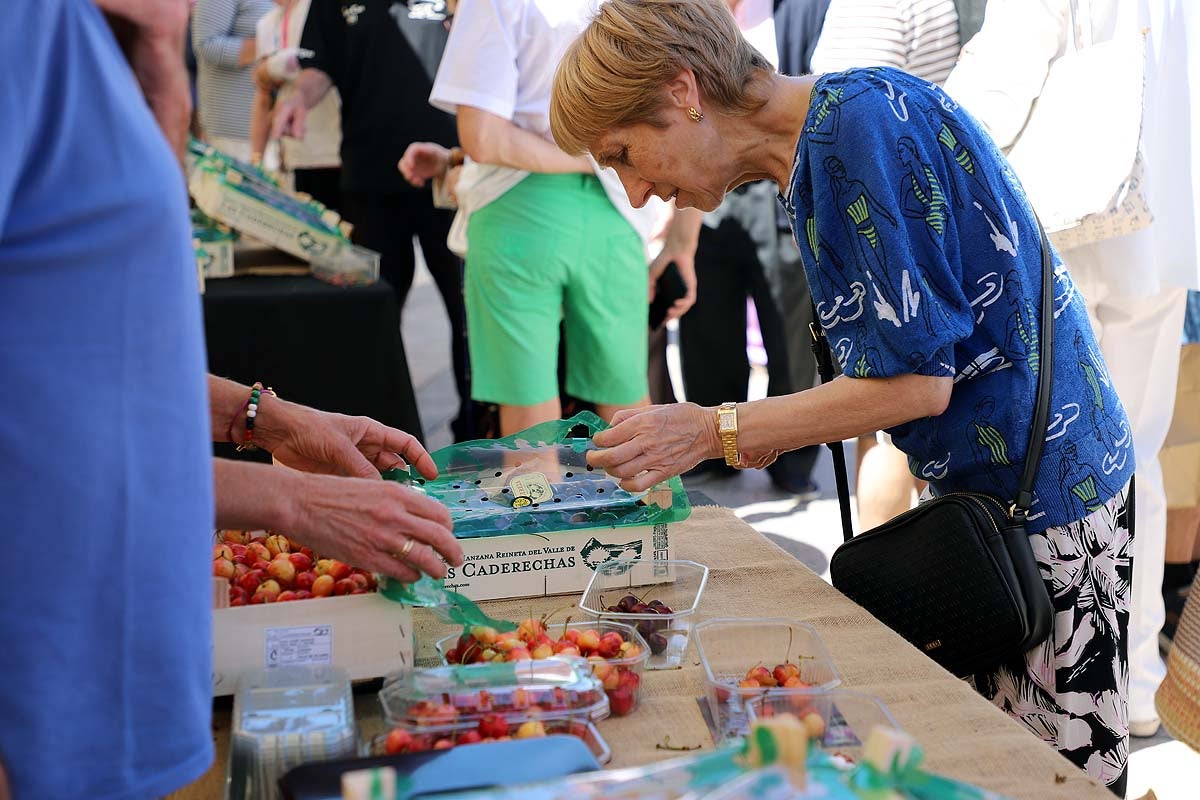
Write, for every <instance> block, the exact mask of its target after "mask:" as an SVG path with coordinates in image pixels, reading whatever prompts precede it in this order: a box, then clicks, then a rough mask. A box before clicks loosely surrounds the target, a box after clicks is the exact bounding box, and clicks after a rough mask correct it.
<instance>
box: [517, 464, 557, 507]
mask: <svg viewBox="0 0 1200 800" xmlns="http://www.w3.org/2000/svg"><path fill="white" fill-rule="evenodd" d="M508 489H509V491H511V492H512V493H513V498H514V500H515V499H516V498H527V500H528V502H526V503H525V505H530V504H532V503H548V502H550V501H551V500H553V499H554V490H552V489H551V488H550V481H548V480H546V476H545V475H543V474H542V473H540V472H531V473H529V474H527V475H517V476H516V477H514V478H513V479H512V480H511V481H509V482H508ZM516 505H517V504H516V503H515V502H514V503H513V506H514V507H516Z"/></svg>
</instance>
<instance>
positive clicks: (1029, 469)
mask: <svg viewBox="0 0 1200 800" xmlns="http://www.w3.org/2000/svg"><path fill="white" fill-rule="evenodd" d="M1034 221H1035V222H1036V223H1037V227H1038V236H1039V237H1040V244H1041V249H1042V303H1041V328H1040V330H1039V331H1038V380H1037V405H1036V406H1035V408H1034V413H1033V424H1032V426H1031V427H1030V431H1029V444H1028V446H1027V447H1026V449H1025V466H1024V469H1023V471H1022V472H1021V481H1020V483H1019V484H1018V486H1017V496H1016V499H1015V500H1014V502H1013V507H1012V512H1011V513H1012V517H1013V521H1014V522H1021V523H1023V522H1024V521H1025V518H1026V517H1027V516H1028V514H1029V507H1030V505H1032V503H1033V484H1034V481H1035V479H1036V478H1037V471H1038V465H1039V464H1040V463H1041V460H1042V445H1043V444H1044V442H1045V439H1046V421H1047V420H1048V419H1049V417H1050V390H1051V384H1052V373H1053V371H1054V262H1053V260H1052V259H1051V257H1050V243H1049V241H1048V240H1047V239H1046V232H1045V231H1044V230H1042V221H1041V220H1040V219H1037V217H1036V215H1035V216H1034ZM812 313H813V321H812V323H811V324H810V325H809V326H808V330H809V333H810V334H811V336H812V350H813V355H815V356H816V358H817V371H818V372H819V373H820V375H821V383H828V382H829V381H831V380H833V377H834V376H833V352H832V351H831V350H830V349H829V340H828V339H827V338H826V336H825V331H824V330H823V329H822V328H821V317H820V316H819V315H818V314H817V306H816V303H815V301H814V303H813V310H812ZM826 447H828V448H829V449H830V451H831V452H832V453H833V471H834V475H835V477H836V480H837V493H838V505H839V507H840V509H841V517H842V538H843V539H844V540H845V541H847V542H848V541H850V540H851V539H852V538H854V528H853V526H852V525H851V521H850V488H849V479H848V477H847V475H846V451H845V448H844V447H843V446H842V443H841V442H840V441H839V442H829V443H827V444H826Z"/></svg>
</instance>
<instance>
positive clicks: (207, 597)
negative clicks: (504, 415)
mask: <svg viewBox="0 0 1200 800" xmlns="http://www.w3.org/2000/svg"><path fill="white" fill-rule="evenodd" d="M6 11H8V12H9V13H10V14H11V16H12V18H13V19H14V20H19V23H17V24H10V25H5V26H0V151H2V152H3V153H4V154H5V155H4V158H3V159H0V387H3V389H2V390H0V528H2V529H3V531H4V535H5V539H4V545H5V557H6V564H7V566H8V569H7V571H6V573H5V576H4V579H3V580H0V639H2V640H3V642H4V645H3V647H0V676H3V681H2V683H0V708H2V709H3V711H2V712H0V719H2V720H3V722H2V723H0V797H3V796H5V795H6V794H7V791H6V790H7V789H11V792H12V796H14V797H16V798H31V800H32V799H36V800H58V798H63V800H67V799H68V798H70V799H71V800H74V798H84V797H86V798H93V799H100V798H103V799H105V800H118V799H120V800H124V799H125V798H129V800H135V799H138V800H140V799H141V798H147V797H160V796H163V795H166V794H168V793H170V792H171V791H173V790H175V789H178V788H180V787H181V786H183V785H185V784H187V783H188V782H190V781H192V780H194V779H195V778H197V777H198V776H199V775H201V774H202V773H203V772H204V771H205V770H206V769H207V768H208V766H209V764H210V763H211V762H212V760H213V744H212V731H211V727H210V717H211V703H212V675H211V665H210V661H211V656H210V653H211V647H212V634H211V608H210V607H211V603H212V574H211V571H210V570H211V567H210V566H209V563H210V559H211V547H212V535H213V529H214V527H215V526H222V527H226V526H227V527H238V528H249V529H256V528H261V527H272V528H278V529H279V530H280V531H281V532H283V533H287V534H289V535H292V536H295V537H296V539H297V540H298V541H300V542H303V543H304V544H307V545H309V546H311V547H314V548H315V549H319V550H323V551H327V552H329V554H330V555H331V556H333V557H337V558H341V559H343V560H346V561H349V562H351V563H355V564H356V565H358V566H362V567H364V568H366V569H372V570H377V571H380V572H384V573H387V574H389V575H392V576H394V577H396V578H398V579H401V580H413V579H415V578H416V577H417V576H418V575H419V573H420V571H427V572H431V573H432V574H434V575H444V574H445V565H444V564H443V563H440V562H442V560H443V558H444V559H446V560H448V561H450V562H458V561H460V560H461V548H459V547H458V546H457V544H456V543H454V541H453V537H452V534H451V532H450V519H449V513H448V512H447V511H446V509H445V508H444V507H441V506H440V505H438V504H437V503H435V502H433V501H431V500H429V499H428V498H425V497H423V496H421V495H419V494H417V493H416V492H412V491H410V490H408V489H406V488H405V487H402V486H400V485H398V484H395V483H392V482H388V481H382V480H380V479H379V475H378V469H384V468H388V467H391V466H396V465H398V464H401V463H404V462H407V463H411V464H412V465H413V466H415V467H416V468H417V469H419V470H420V471H422V472H424V473H425V474H426V475H427V476H432V474H435V473H436V470H435V469H434V467H433V462H432V460H431V459H430V458H429V456H428V454H427V453H425V451H424V450H423V449H422V448H421V447H420V445H419V444H417V443H416V441H415V440H414V439H413V438H412V437H411V436H409V435H408V434H404V433H402V432H400V431H395V430H392V429H388V428H385V427H384V426H382V425H380V424H379V423H377V422H374V421H371V420H366V419H363V418H360V417H345V416H341V415H336V414H325V413H322V412H318V411H315V410H313V409H306V408H304V407H302V406H298V405H296V404H293V403H289V402H287V401H285V400H282V399H280V398H277V397H272V396H269V395H264V396H262V397H261V398H260V403H259V404H258V408H257V409H255V414H256V417H255V419H256V425H255V436H254V442H255V443H257V444H260V445H262V446H263V447H265V448H266V449H268V450H270V451H271V452H272V453H273V454H274V455H275V456H276V458H278V459H279V460H280V461H282V462H283V463H285V464H287V465H289V466H292V467H294V468H295V469H280V468H277V467H272V466H270V465H266V464H249V463H235V462H230V461H224V460H220V459H217V460H214V459H213V458H212V451H211V445H210V444H209V442H210V440H214V439H218V440H232V441H235V442H245V441H246V440H247V438H248V437H247V431H246V419H247V410H248V406H247V398H248V397H249V396H250V392H249V388H248V387H244V386H238V385H237V384H234V383H232V382H230V381H224V380H221V379H219V378H213V377H207V378H206V375H205V357H204V339H203V328H202V323H201V306H200V297H199V292H198V288H199V287H198V282H197V273H196V264H195V256H194V253H193V251H192V246H191V232H190V224H189V219H188V211H187V194H186V191H185V188H184V182H183V173H182V170H181V165H180V161H179V154H180V152H181V150H182V146H183V143H184V140H185V139H186V134H187V124H188V119H189V113H188V111H189V105H190V103H189V98H188V90H187V81H186V74H185V72H184V67H183V58H182V45H183V32H184V27H185V25H186V21H187V3H186V2H184V1H183V0H97V2H95V3H94V2H92V0H18V2H17V3H16V4H14V5H10V7H8V8H6ZM102 12H103V13H102ZM106 14H107V18H106V16H105V15H106ZM118 42H120V44H118ZM173 150H174V152H173ZM298 470H306V472H300V471H298ZM373 470H374V473H373V477H374V480H365V479H364V477H365V476H366V475H368V474H372V471H373ZM321 472H326V473H334V474H330V475H321V474H313V473H321ZM353 476H360V477H353ZM418 544H419V545H420V546H417V545H418ZM435 550H436V552H435ZM5 783H7V784H8V786H7V787H6V786H5Z"/></svg>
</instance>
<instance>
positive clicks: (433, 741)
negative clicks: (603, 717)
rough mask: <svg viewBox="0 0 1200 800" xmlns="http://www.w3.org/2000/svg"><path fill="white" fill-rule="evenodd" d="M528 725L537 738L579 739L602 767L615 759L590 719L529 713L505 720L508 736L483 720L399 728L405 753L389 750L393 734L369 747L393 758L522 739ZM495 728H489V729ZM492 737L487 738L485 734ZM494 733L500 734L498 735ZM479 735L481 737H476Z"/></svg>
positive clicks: (379, 739) (373, 752) (381, 736)
mask: <svg viewBox="0 0 1200 800" xmlns="http://www.w3.org/2000/svg"><path fill="white" fill-rule="evenodd" d="M527 722H534V723H540V724H541V727H540V728H538V729H535V730H536V733H535V735H545V736H564V735H565V736H574V737H576V738H578V739H580V740H581V741H582V742H583V743H584V744H585V745H587V748H588V750H590V751H591V752H592V755H593V756H595V757H596V761H597V762H599V763H600V764H607V763H608V762H609V761H611V760H612V748H610V747H609V746H608V742H606V741H605V740H604V737H603V736H601V735H600V732H599V731H597V730H596V726H595V725H594V724H592V723H591V722H589V721H588V720H587V719H576V718H568V717H553V718H546V717H540V716H537V715H534V714H529V715H526V716H524V717H519V718H515V719H512V720H505V721H504V724H506V725H507V726H508V727H507V731H508V732H507V733H503V734H500V731H501V730H504V729H503V728H496V727H495V726H496V724H497V723H496V721H495V720H493V721H490V722H483V721H482V720H481V721H465V722H459V723H456V724H454V725H440V726H436V727H432V728H425V729H422V730H421V731H419V732H416V733H414V732H412V731H408V730H407V729H405V728H397V729H396V730H400V731H403V732H404V734H407V736H405V738H404V739H403V743H404V745H405V747H404V749H403V750H396V749H394V745H395V743H393V748H392V749H391V750H389V747H388V737H389V736H392V735H394V734H392V733H390V732H389V733H381V734H379V735H378V736H376V737H375V738H373V739H372V740H371V743H370V748H371V752H372V754H373V755H377V756H382V755H393V754H395V753H401V752H402V753H422V752H425V751H427V750H440V749H448V748H450V747H458V746H460V745H461V746H464V747H465V746H466V745H468V744H477V743H482V742H489V741H496V740H498V739H501V737H508V738H521V737H520V736H518V735H517V734H518V733H520V731H521V726H522V725H524V724H525V723H527ZM489 725H490V726H492V727H491V728H490V729H489V727H488V726H489ZM485 733H487V734H493V735H491V736H484V734H485ZM495 734H500V736H497V735H495ZM476 735H478V738H476Z"/></svg>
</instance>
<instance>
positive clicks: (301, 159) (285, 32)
mask: <svg viewBox="0 0 1200 800" xmlns="http://www.w3.org/2000/svg"><path fill="white" fill-rule="evenodd" d="M310 2H311V0H296V2H295V3H294V4H293V5H292V7H291V8H288V9H283V8H281V7H279V6H275V7H274V8H272V9H271V10H270V11H268V12H267V13H266V15H264V16H263V17H262V19H260V20H259V21H258V26H257V27H256V28H255V50H256V53H255V57H256V58H258V59H263V58H270V57H271V56H272V55H279V56H282V55H284V54H285V53H286V52H287V51H289V50H292V51H294V50H296V49H297V48H299V47H300V35H301V34H302V33H303V32H304V20H305V19H306V18H307V17H308V8H309V5H310ZM285 23H286V24H285ZM286 61H287V60H286V59H283V58H279V59H277V63H278V64H279V65H282V64H285V63H286ZM273 63H276V62H273ZM271 72H272V74H273V75H274V76H275V77H276V78H279V79H280V80H285V81H287V82H286V83H285V84H284V85H283V87H282V88H280V90H279V98H278V100H279V101H283V100H286V99H287V97H288V95H290V94H291V93H292V92H293V91H295V89H294V88H293V87H292V85H291V81H292V80H293V79H294V78H295V77H296V74H298V71H294V72H281V71H279V70H277V69H272V70H271ZM305 128H306V131H305V136H304V138H303V139H293V138H291V137H284V139H283V140H282V141H281V142H280V145H281V147H282V148H283V158H284V162H285V165H286V166H287V168H288V169H317V168H321V167H337V166H340V165H341V163H342V161H341V157H340V156H339V149H340V148H341V145H342V102H341V98H340V97H339V96H338V92H337V89H330V90H329V93H328V94H326V95H325V96H324V97H323V98H321V102H319V103H317V105H316V106H315V107H314V108H312V109H311V110H310V111H309V112H308V118H307V119H306V121H305Z"/></svg>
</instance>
